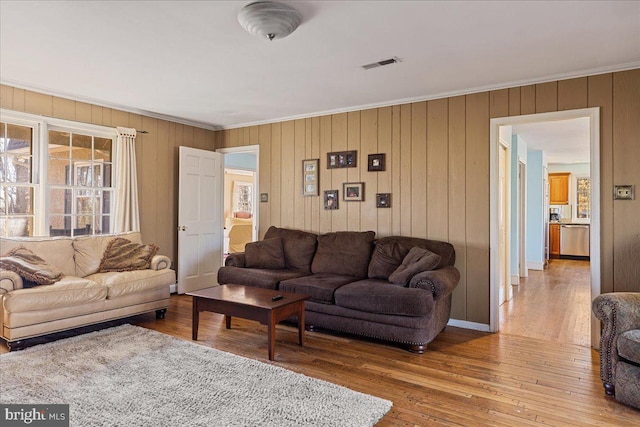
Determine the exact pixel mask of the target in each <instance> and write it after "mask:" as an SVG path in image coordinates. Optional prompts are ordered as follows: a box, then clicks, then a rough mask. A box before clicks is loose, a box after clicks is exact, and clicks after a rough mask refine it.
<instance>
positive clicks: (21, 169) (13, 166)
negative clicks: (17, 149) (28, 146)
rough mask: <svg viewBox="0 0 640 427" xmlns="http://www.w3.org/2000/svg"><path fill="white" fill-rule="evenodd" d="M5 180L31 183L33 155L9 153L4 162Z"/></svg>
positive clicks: (3, 175) (3, 172) (2, 173)
mask: <svg viewBox="0 0 640 427" xmlns="http://www.w3.org/2000/svg"><path fill="white" fill-rule="evenodd" d="M1 168H2V172H0V174H1V175H2V177H3V179H2V181H3V182H19V183H23V184H28V183H31V156H29V155H27V156H11V155H7V156H6V157H5V158H4V159H3V162H2V166H1Z"/></svg>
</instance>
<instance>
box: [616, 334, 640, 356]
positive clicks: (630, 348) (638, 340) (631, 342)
mask: <svg viewBox="0 0 640 427" xmlns="http://www.w3.org/2000/svg"><path fill="white" fill-rule="evenodd" d="M618 354H619V355H620V356H621V357H624V358H625V359H627V360H629V361H631V362H633V363H638V364H640V329H632V330H630V331H626V332H623V333H621V334H620V335H619V336H618Z"/></svg>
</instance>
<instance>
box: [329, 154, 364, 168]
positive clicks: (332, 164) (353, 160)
mask: <svg viewBox="0 0 640 427" xmlns="http://www.w3.org/2000/svg"><path fill="white" fill-rule="evenodd" d="M356 166H358V152H357V151H356V150H351V151H335V152H332V153H327V169H336V168H355V167H356Z"/></svg>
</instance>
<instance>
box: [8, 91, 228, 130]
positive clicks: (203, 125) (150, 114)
mask: <svg viewBox="0 0 640 427" xmlns="http://www.w3.org/2000/svg"><path fill="white" fill-rule="evenodd" d="M0 84H3V85H6V86H11V87H15V88H17V89H24V90H28V91H32V92H37V93H41V94H44V95H50V96H56V97H58V98H65V99H68V100H70V101H76V102H85V103H87V104H92V105H97V106H99V107H106V108H111V109H114V110H120V111H124V112H127V113H133V114H140V115H142V116H147V117H153V118H154V119H159V120H166V121H169V122H174V123H180V124H183V125H187V126H194V127H197V128H202V129H208V130H221V129H222V127H221V126H217V125H214V124H211V123H203V122H197V121H193V120H188V119H184V118H182V117H175V116H170V115H168V114H160V113H154V112H153V111H147V110H142V109H139V108H133V107H128V106H126V105H120V104H115V103H111V102H106V101H102V100H99V99H93V98H89V97H84V96H77V95H72V94H68V93H65V92H60V91H55V90H52V89H47V88H43V87H38V86H31V85H26V84H23V83H20V82H17V81H13V80H7V79H0Z"/></svg>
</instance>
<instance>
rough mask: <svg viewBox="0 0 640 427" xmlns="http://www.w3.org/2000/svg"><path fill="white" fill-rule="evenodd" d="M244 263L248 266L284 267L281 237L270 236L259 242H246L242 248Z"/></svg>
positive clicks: (276, 268) (275, 268)
mask: <svg viewBox="0 0 640 427" xmlns="http://www.w3.org/2000/svg"><path fill="white" fill-rule="evenodd" d="M244 257H245V263H246V265H247V267H249V268H270V269H274V270H278V269H282V268H284V267H285V262H284V251H283V250H282V239H281V238H280V237H272V238H270V239H265V240H261V241H259V242H252V243H247V245H246V246H245V248H244Z"/></svg>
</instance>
